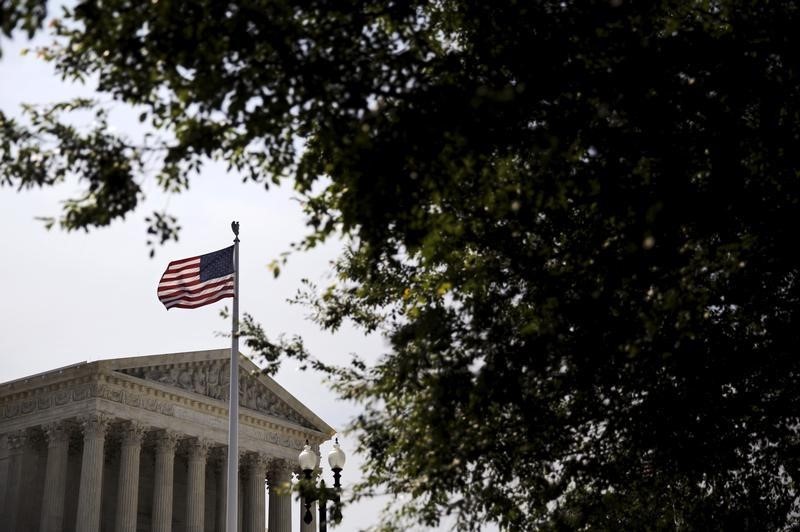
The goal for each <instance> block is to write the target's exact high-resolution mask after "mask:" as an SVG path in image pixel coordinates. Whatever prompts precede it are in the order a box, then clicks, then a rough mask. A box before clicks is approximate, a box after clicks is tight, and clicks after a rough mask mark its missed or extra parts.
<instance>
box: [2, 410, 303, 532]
mask: <svg viewBox="0 0 800 532" xmlns="http://www.w3.org/2000/svg"><path fill="white" fill-rule="evenodd" d="M108 426H109V420H108V419H107V418H105V417H102V416H92V417H87V418H84V419H82V420H81V427H82V430H83V455H82V462H81V476H80V488H79V493H78V508H77V516H76V523H75V530H79V531H81V532H99V530H100V515H101V512H100V511H101V500H102V493H101V490H102V485H103V483H102V478H103V459H104V452H105V439H106V432H107V430H108ZM44 432H45V434H46V436H47V442H48V444H47V462H46V466H45V479H44V490H43V496H42V506H41V519H40V523H39V530H40V531H41V532H58V531H61V530H62V529H63V524H64V523H63V520H64V510H65V508H64V506H65V496H66V486H67V465H68V453H69V439H70V433H69V430H68V428H67V426H65V425H64V424H63V423H54V424H51V425H47V426H46V427H44ZM145 432H146V429H145V427H143V426H142V425H140V424H138V423H136V422H129V423H127V424H126V425H125V427H124V428H123V432H122V442H121V446H120V462H119V484H118V489H117V512H116V514H117V515H116V522H115V530H116V532H136V529H137V516H138V506H139V500H138V496H139V470H140V459H141V451H142V441H143V438H144V435H145ZM24 440H25V438H24V435H21V434H20V435H14V436H10V437H9V444H10V447H11V449H12V453H14V455H12V460H11V462H10V469H9V471H8V473H9V477H8V478H9V480H10V481H12V479H14V478H16V479H18V480H21V479H22V472H23V460H24V455H23V453H24V452H25V449H26V448H27V447H28V446H26V445H25V441H24ZM179 440H180V437H179V436H178V435H177V434H175V433H172V432H169V431H159V432H158V435H157V437H156V446H155V471H154V484H153V505H152V530H153V531H154V532H171V530H172V508H173V505H172V502H173V484H174V482H173V481H174V479H173V472H174V461H175V450H176V447H177V444H178V442H179ZM187 447H188V448H187V450H188V457H187V477H186V478H187V493H186V496H187V499H186V516H185V517H186V520H185V522H186V530H187V532H204V530H205V486H206V463H207V458H208V452H209V449H210V447H211V443H210V442H208V441H206V440H203V439H196V438H195V439H191V440H190V441H189V442H188V446H187ZM14 457H16V459H13V458H14ZM242 462H243V465H244V466H245V467H246V468H247V469H248V473H249V474H248V476H247V489H246V490H245V493H246V496H247V498H248V501H247V502H248V510H249V511H248V513H247V516H246V517H245V523H243V524H244V525H245V527H244V530H245V531H247V532H263V531H264V529H265V523H264V514H265V502H266V501H265V492H264V479H265V478H266V476H267V469H268V466H269V465H270V462H269V461H268V460H267V459H266V458H265V457H263V456H261V455H257V454H254V453H250V454H247V455H245V456H244V460H243V461H242ZM269 476H270V479H269V492H270V497H269V531H270V532H290V530H291V495H290V494H289V493H288V492H286V491H285V490H281V488H280V487H279V486H283V485H285V484H288V483H289V482H290V479H291V472H290V471H289V469H288V468H287V467H286V466H285V464H275V467H273V468H272V469H271V470H270V475H269ZM218 482H219V484H218V486H217V494H218V496H217V512H216V514H217V523H216V527H217V530H224V522H225V503H226V486H225V484H226V475H224V474H222V475H219V476H218ZM9 485H10V486H14V485H15V484H14V483H13V481H12V482H9ZM17 485H18V484H17ZM19 492H20V490H17V489H13V488H11V489H10V490H9V491H8V493H7V494H6V507H7V510H8V509H9V508H11V509H12V511H10V512H9V511H6V514H7V515H6V519H7V520H10V522H8V523H6V525H7V526H8V527H9V528H8V530H10V531H16V530H21V525H20V522H19V515H20V513H21V512H24V508H22V506H24V502H25V501H20V500H15V499H19ZM243 499H244V498H243V497H241V496H240V497H239V504H240V516H241V515H242V512H241V509H242V503H243V502H244V501H243ZM241 524H242V523H240V527H241Z"/></svg>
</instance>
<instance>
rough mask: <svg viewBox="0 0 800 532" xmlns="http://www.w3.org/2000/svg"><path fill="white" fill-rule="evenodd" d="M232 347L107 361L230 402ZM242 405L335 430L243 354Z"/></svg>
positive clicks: (114, 367)
mask: <svg viewBox="0 0 800 532" xmlns="http://www.w3.org/2000/svg"><path fill="white" fill-rule="evenodd" d="M229 357H230V351H229V350H226V349H216V350H211V351H197V352H191V353H175V354H169V355H152V356H144V357H132V358H124V359H116V360H107V361H104V362H105V363H106V364H108V365H109V366H110V367H109V369H111V370H112V371H114V372H116V373H121V374H123V375H127V376H130V377H134V378H138V379H143V380H145V381H149V382H152V383H157V384H158V385H161V386H167V387H173V388H178V389H180V390H184V391H187V392H191V393H195V394H199V395H203V396H205V397H208V398H211V399H216V400H219V401H224V402H226V403H227V402H228V395H229V389H230V388H229V386H230V359H229ZM239 406H240V408H247V409H250V410H253V411H255V412H258V413H259V414H263V415H265V416H269V417H273V418H278V419H280V420H283V421H286V422H289V423H292V424H295V425H299V426H301V427H305V428H309V429H313V430H318V431H320V432H323V433H327V434H332V433H333V432H334V430H333V429H332V428H331V427H330V426H328V425H327V424H326V423H325V422H324V421H322V420H321V419H320V418H319V417H318V416H316V415H315V414H314V413H313V412H311V410H309V409H308V408H307V407H306V406H305V405H303V404H302V403H301V402H300V401H299V400H297V399H296V398H295V397H294V396H292V395H291V394H290V393H289V392H287V391H286V390H285V389H284V388H283V387H281V386H280V385H279V384H278V383H277V382H275V381H274V380H273V379H271V378H270V377H268V376H266V375H264V374H262V373H261V371H260V370H259V368H258V366H256V365H255V364H253V362H251V361H250V360H249V359H247V358H246V357H244V356H242V355H240V357H239Z"/></svg>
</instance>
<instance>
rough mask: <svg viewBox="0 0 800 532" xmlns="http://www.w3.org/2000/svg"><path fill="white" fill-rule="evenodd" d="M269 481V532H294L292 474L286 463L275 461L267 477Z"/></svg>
mask: <svg viewBox="0 0 800 532" xmlns="http://www.w3.org/2000/svg"><path fill="white" fill-rule="evenodd" d="M267 480H268V481H269V514H268V518H267V519H268V522H267V530H269V532H291V530H292V472H291V469H290V468H289V465H288V464H287V463H286V462H284V461H282V460H281V461H275V462H273V464H272V467H271V468H270V471H269V473H268V475H267Z"/></svg>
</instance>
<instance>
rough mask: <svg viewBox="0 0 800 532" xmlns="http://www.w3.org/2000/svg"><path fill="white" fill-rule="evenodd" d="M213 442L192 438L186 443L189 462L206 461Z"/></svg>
mask: <svg viewBox="0 0 800 532" xmlns="http://www.w3.org/2000/svg"><path fill="white" fill-rule="evenodd" d="M212 444H213V442H212V441H210V440H207V439H205V438H192V439H190V440H187V441H186V451H187V453H188V455H189V460H192V461H205V460H206V458H207V457H208V454H209V450H210V449H211V446H212Z"/></svg>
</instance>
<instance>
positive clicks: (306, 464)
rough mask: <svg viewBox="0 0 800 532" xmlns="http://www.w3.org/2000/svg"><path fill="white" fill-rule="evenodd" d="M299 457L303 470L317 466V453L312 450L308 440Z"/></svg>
mask: <svg viewBox="0 0 800 532" xmlns="http://www.w3.org/2000/svg"><path fill="white" fill-rule="evenodd" d="M297 459H298V460H299V461H300V468H301V469H303V470H307V469H314V468H315V467H316V466H317V455H316V454H314V451H312V450H311V446H310V445H309V444H308V442H306V445H305V447H303V450H302V451H301V452H300V455H299V456H298V457H297Z"/></svg>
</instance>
